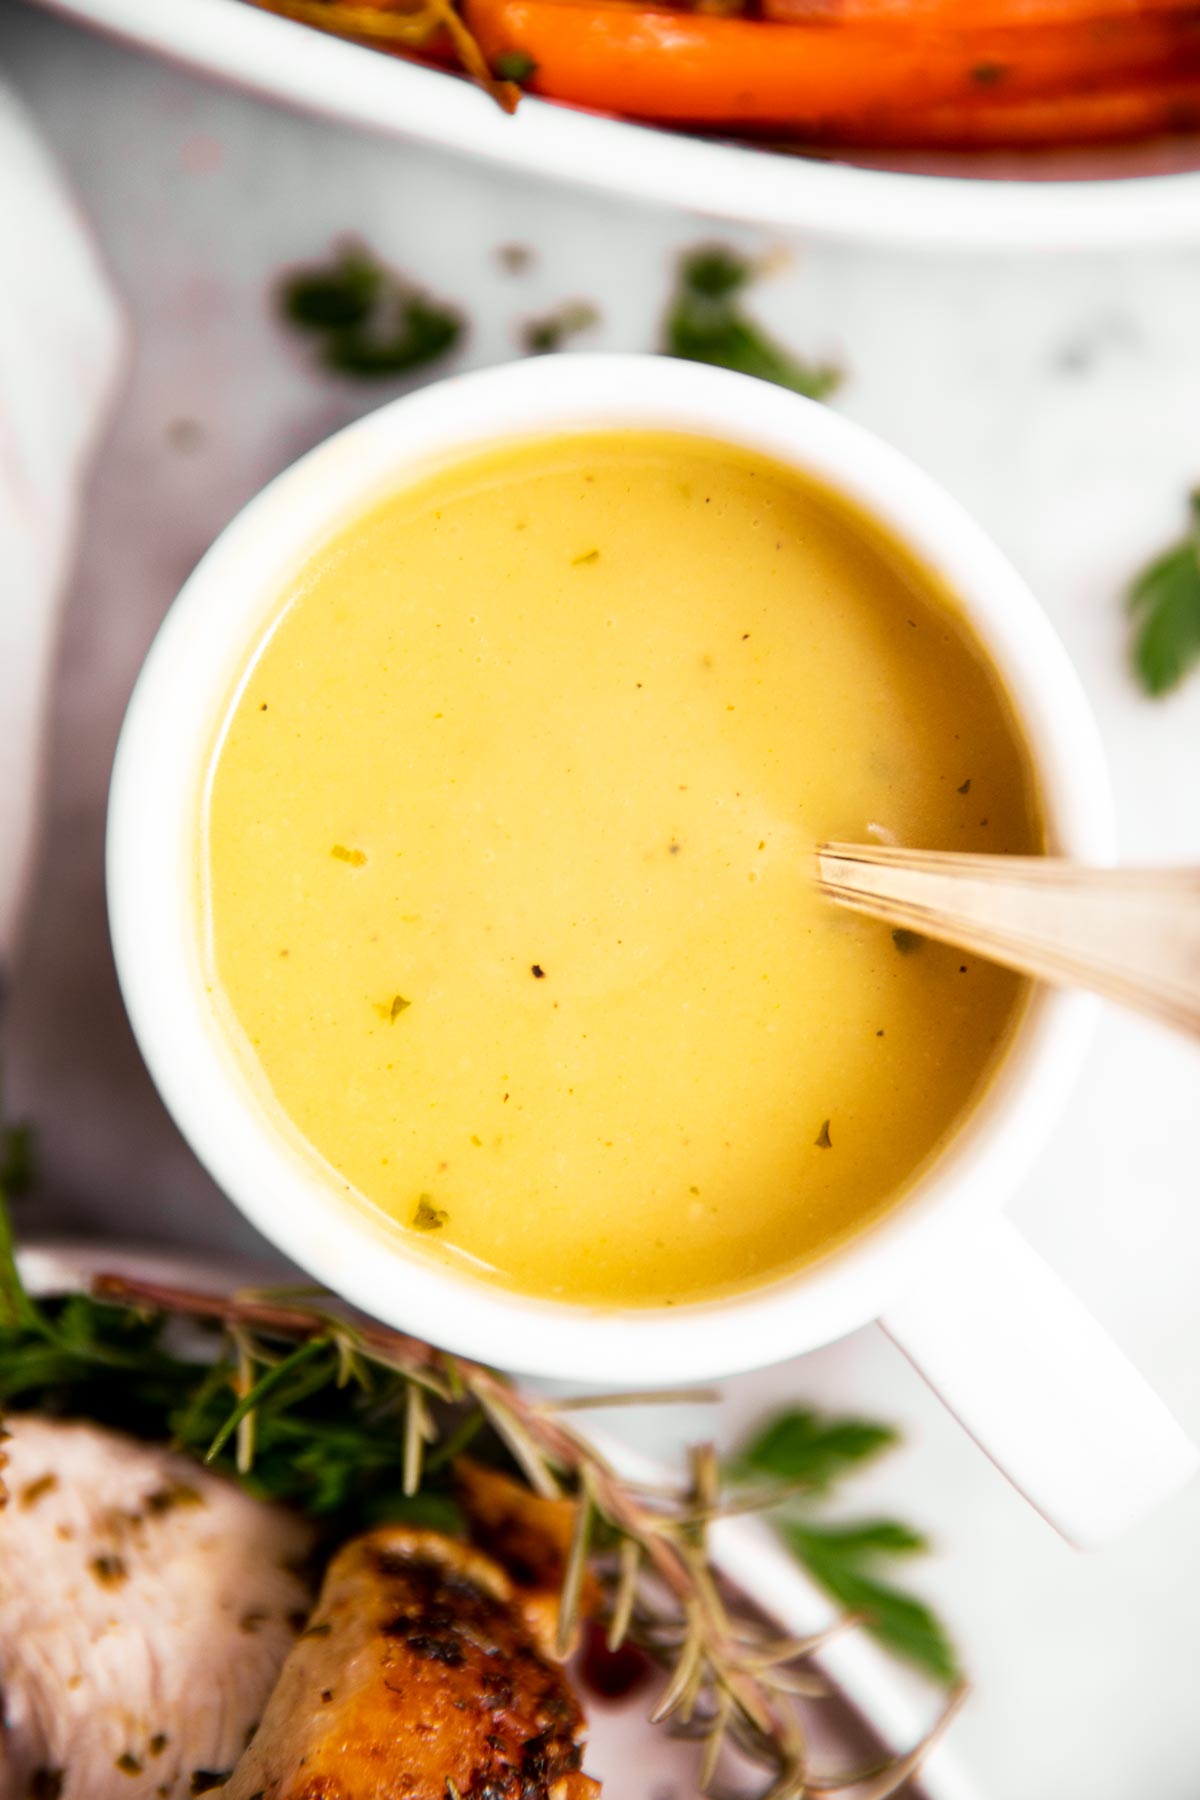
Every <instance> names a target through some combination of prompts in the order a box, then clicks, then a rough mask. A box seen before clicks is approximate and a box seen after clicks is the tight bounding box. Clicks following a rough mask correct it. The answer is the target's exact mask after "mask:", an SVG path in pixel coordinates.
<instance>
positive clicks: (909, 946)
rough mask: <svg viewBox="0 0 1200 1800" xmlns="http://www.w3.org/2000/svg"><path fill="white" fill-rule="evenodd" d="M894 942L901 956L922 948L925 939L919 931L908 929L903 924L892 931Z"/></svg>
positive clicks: (909, 954)
mask: <svg viewBox="0 0 1200 1800" xmlns="http://www.w3.org/2000/svg"><path fill="white" fill-rule="evenodd" d="M892 942H893V944H895V946H896V948H897V950H898V951H899V952H900V954H901V956H911V955H912V953H913V951H914V950H919V949H920V948H921V945H922V944H923V943H924V942H925V939H924V938H923V937H922V936H921V934H920V932H919V931H908V930H907V929H906V928H905V927H904V926H903V925H900V926H897V928H896V930H895V931H893V933H892Z"/></svg>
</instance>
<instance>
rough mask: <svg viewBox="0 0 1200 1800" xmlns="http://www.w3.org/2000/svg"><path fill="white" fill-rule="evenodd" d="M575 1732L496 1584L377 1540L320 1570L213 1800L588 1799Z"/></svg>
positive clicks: (590, 1789) (434, 1554) (433, 1537)
mask: <svg viewBox="0 0 1200 1800" xmlns="http://www.w3.org/2000/svg"><path fill="white" fill-rule="evenodd" d="M583 1729H584V1720H583V1714H582V1711H581V1709H580V1707H579V1703H578V1701H577V1700H576V1699H575V1696H574V1694H573V1693H572V1692H571V1689H570V1687H569V1686H568V1684H567V1681H566V1678H565V1677H564V1675H563V1672H562V1670H561V1669H560V1668H559V1667H558V1666H557V1665H556V1664H555V1663H554V1662H553V1661H552V1660H551V1658H550V1656H549V1654H548V1651H547V1647H546V1646H545V1645H544V1644H542V1643H539V1641H538V1639H537V1637H536V1636H535V1634H534V1631H533V1630H532V1629H531V1627H530V1625H529V1623H528V1622H527V1621H526V1619H525V1617H524V1616H523V1614H522V1612H521V1610H520V1607H519V1605H518V1604H516V1603H515V1596H514V1593H513V1588H512V1585H511V1583H510V1581H509V1579H508V1577H507V1576H506V1575H505V1574H504V1572H503V1571H502V1570H501V1569H500V1568H499V1567H498V1566H497V1565H496V1564H495V1563H494V1562H492V1561H491V1559H490V1558H488V1557H486V1556H484V1555H482V1554H481V1553H480V1552H479V1551H476V1550H472V1549H470V1548H468V1547H467V1546H465V1545H463V1544H460V1543H457V1542H455V1541H454V1540H452V1539H450V1538H445V1537H442V1536H441V1535H440V1534H438V1533H436V1532H431V1531H416V1530H411V1529H407V1528H401V1527H386V1528H383V1529H381V1530H378V1531H374V1532H371V1533H369V1534H368V1535H367V1536H365V1537H361V1538H357V1539H355V1540H354V1542H352V1543H350V1544H348V1545H347V1546H346V1547H345V1548H344V1549H343V1550H341V1551H340V1552H339V1554H338V1555H337V1556H336V1557H335V1558H334V1560H333V1562H332V1563H331V1565H330V1567H329V1571H328V1574H327V1575H326V1578H325V1584H324V1587H323V1588H322V1590H321V1595H320V1599H319V1600H318V1602H317V1606H316V1610H315V1611H314V1613H313V1615H312V1619H311V1621H310V1623H309V1626H308V1628H307V1630H306V1631H305V1632H304V1633H303V1635H302V1636H301V1638H300V1640H299V1642H298V1643H297V1644H296V1645H295V1646H294V1648H293V1649H292V1651H291V1653H290V1654H289V1656H288V1659H287V1661H286V1663H285V1664H284V1667H283V1672H282V1674H281V1675H280V1678H279V1683H278V1686H277V1687H276V1689H275V1692H274V1694H273V1695H272V1697H271V1700H270V1701H269V1703H268V1705H267V1708H266V1712H265V1713H264V1715H263V1720H262V1724H261V1726H260V1727H259V1730H258V1732H257V1734H256V1736H255V1738H254V1740H253V1742H252V1743H251V1745H250V1747H249V1749H248V1750H247V1751H246V1753H245V1755H244V1756H243V1757H242V1759H241V1761H240V1762H239V1764H238V1766H237V1768H236V1769H235V1771H234V1773H233V1775H232V1777H231V1778H230V1780H229V1782H228V1783H227V1784H226V1785H225V1787H224V1788H222V1789H221V1793H222V1796H223V1800H455V1796H459V1797H460V1800H593V1796H595V1795H596V1794H598V1792H599V1789H598V1785H597V1783H595V1782H594V1781H592V1780H590V1779H589V1778H588V1777H587V1776H586V1775H583V1774H582V1773H581V1772H580V1762H581V1759H582V1748H583V1746H582V1740H583Z"/></svg>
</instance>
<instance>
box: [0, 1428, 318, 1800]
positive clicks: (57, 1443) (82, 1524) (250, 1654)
mask: <svg viewBox="0 0 1200 1800" xmlns="http://www.w3.org/2000/svg"><path fill="white" fill-rule="evenodd" d="M9 1431H10V1433H11V1436H10V1438H9V1441H8V1442H7V1444H5V1445H4V1446H3V1448H4V1451H5V1453H6V1466H5V1467H4V1469H3V1476H4V1485H5V1487H6V1489H7V1494H8V1500H7V1504H6V1505H5V1506H4V1508H3V1510H2V1511H0V1697H2V1702H3V1727H2V1729H0V1800H187V1797H190V1796H192V1795H195V1794H199V1793H203V1792H204V1791H205V1790H206V1789H208V1788H213V1787H218V1786H219V1785H220V1784H221V1782H222V1781H223V1780H224V1778H225V1777H226V1775H227V1774H228V1773H229V1771H230V1770H231V1769H232V1768H233V1766H234V1765H235V1763H236V1762H237V1760H238V1758H239V1756H240V1755H241V1753H242V1751H243V1749H244V1748H245V1745H246V1742H247V1739H248V1737H249V1735H250V1733H251V1732H252V1731H253V1729H254V1727H255V1725H256V1724H257V1723H258V1720H259V1718H260V1716H261V1714H262V1711H263V1708H264V1706H265V1704H266V1702H267V1698H268V1696H269V1695H270V1693H271V1690H272V1688H273V1687H274V1685H275V1681H276V1677H277V1676H278V1674H279V1670H280V1667H281V1665H282V1663H283V1661H284V1658H285V1656H286V1655H287V1652H288V1649H289V1648H290V1646H291V1644H292V1643H293V1641H294V1639H295V1637H296V1633H297V1631H298V1630H299V1629H300V1628H302V1626H303V1624H304V1618H305V1615H306V1613H307V1610H308V1606H309V1603H310V1598H311V1594H310V1590H309V1588H308V1586H307V1582H306V1580H305V1577H304V1575H303V1573H302V1572H301V1570H302V1566H303V1563H304V1560H305V1558H306V1557H307V1555H308V1553H309V1551H310V1549H311V1546H312V1534H311V1533H310V1531H309V1529H308V1527H307V1526H306V1525H304V1524H303V1523H302V1522H301V1521H299V1520H298V1519H296V1518H294V1517H293V1516H292V1515H291V1514H289V1513H287V1512H284V1511H283V1510H281V1509H279V1508H276V1507H273V1506H269V1505H267V1504H265V1503H263V1502H262V1501H258V1500H255V1499H252V1498H251V1497H250V1496H249V1495H247V1494H245V1493H243V1492H242V1491H241V1489H240V1488H238V1487H236V1486H235V1485H234V1484H233V1483H232V1482H229V1481H226V1480H225V1479H223V1478H222V1477H219V1476H216V1475H212V1474H209V1473H208V1472H207V1471H206V1470H204V1469H202V1468H200V1467H199V1466H198V1465H197V1464H196V1463H194V1462H192V1461H191V1460H190V1459H188V1458H186V1457H183V1456H178V1455H175V1454H173V1453H172V1452H171V1451H169V1450H165V1449H161V1448H158V1447H157V1446H153V1445H146V1444H141V1443H138V1442H136V1441H135V1440H133V1439H132V1438H125V1437H122V1436H120V1435H118V1434H117V1433H115V1432H110V1431H106V1430H102V1429H100V1428H99V1427H97V1426H92V1425H83V1424H62V1423H59V1422H57V1421H55V1420H49V1419H41V1418H35V1417H16V1418H13V1419H10V1420H9Z"/></svg>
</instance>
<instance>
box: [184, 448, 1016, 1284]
mask: <svg viewBox="0 0 1200 1800" xmlns="http://www.w3.org/2000/svg"><path fill="white" fill-rule="evenodd" d="M871 837H881V838H884V839H886V840H890V839H893V838H894V839H895V840H897V841H899V842H902V843H908V844H917V845H924V846H930V847H942V848H949V849H961V850H990V851H1030V850H1036V849H1038V848H1040V846H1041V827H1040V824H1039V817H1038V808H1037V800H1036V795H1035V792H1034V786H1033V781H1032V777H1031V773H1030V769H1029V766H1028V762H1027V759H1026V755H1025V752H1024V749H1023V746H1022V744H1021V741H1020V738H1019V736H1018V734H1017V731H1016V728H1015V725H1014V721H1013V717H1012V714H1011V712H1010V709H1009V707H1008V704H1007V702H1006V700H1005V697H1004V695H1003V693H1002V691H1001V689H1000V687H999V685H998V682H997V679H996V677H995V675H994V674H993V672H992V671H991V670H990V668H989V666H988V664H987V662H986V661H985V659H984V657H983V655H982V654H981V652H980V649H979V647H978V646H977V645H976V644H975V642H974V641H973V640H972V638H971V636H970V635H969V633H968V631H967V630H966V628H965V626H964V624H963V623H962V621H961V620H960V618H959V617H958V616H957V614H956V612H955V609H954V605H953V601H952V600H951V599H950V598H949V597H947V596H946V595H944V594H942V593H941V592H940V591H939V589H938V587H937V583H936V581H935V580H934V579H933V578H932V577H931V576H930V575H928V574H927V573H923V572H922V571H920V570H919V569H917V568H915V567H914V566H913V565H912V564H911V563H910V562H909V561H908V560H907V559H906V557H905V555H904V554H903V553H902V552H901V551H900V550H899V549H898V548H897V546H896V545H894V544H893V543H891V542H889V541H888V540H887V539H885V538H884V537H883V536H882V535H881V534H880V533H879V532H878V531H877V530H876V529H874V528H873V527H872V526H870V525H869V524H868V522H867V521H865V520H864V519H863V518H861V517H859V516H857V515H856V514H854V513H853V512H851V511H850V510H849V509H847V508H846V507H845V505H844V504H842V503H840V502H838V501H837V500H835V499H834V498H832V497H830V496H829V495H827V494H825V493H823V492H821V491H819V490H817V489H816V488H814V487H811V486H808V485H806V484H804V483H802V482H801V481H800V480H798V479H797V478H796V477H794V476H793V475H791V474H789V473H787V472H785V471H784V470H782V469H779V468H776V467H775V466H773V465H772V464H770V463H768V462H765V461H763V460H760V459H758V458H756V457H754V456H751V455H748V454H742V453H739V452H736V451H731V450H729V449H728V448H725V447H723V446H719V445H716V444H712V443H709V442H707V441H705V440H702V439H693V438H684V437H675V436H670V435H665V434H657V433H626V434H621V435H617V434H611V435H588V436H571V437H556V438H544V439H537V440H532V441H528V440H527V441H522V442H519V443H515V444H508V445H505V446H503V447H500V448H496V449H493V450H491V451H489V452H488V453H486V454H482V455H477V456H475V457H474V458H472V459H471V460H466V461H461V462H457V463H455V464H453V465H452V466H447V467H444V468H442V469H441V470H440V471H438V472H436V473H433V474H431V475H428V476H427V477H426V478H425V479H423V480H422V481H420V482H418V483H416V484H414V485H411V486H408V487H405V488H403V489H402V490H401V491H400V492H397V493H395V494H394V495H393V496H392V497H391V498H389V499H387V500H386V501H385V502H384V503H383V504H381V505H379V506H377V507H376V508H375V509H374V510H373V511H372V512H370V513H368V514H367V515H366V516H365V517H362V518H357V519H355V520H353V522H352V523H350V524H348V525H347V527H346V528H345V529H344V530H343V531H341V532H340V533H339V534H338V535H337V536H336V537H335V538H334V539H333V540H332V541H331V542H330V543H329V545H328V546H327V547H326V548H325V550H324V551H323V552H322V553H321V554H320V555H319V556H317V557H316V558H315V559H314V560H313V562H312V563H311V564H310V565H309V566H308V567H306V568H305V569H303V570H302V571H301V572H300V573H299V574H298V575H297V577H296V579H295V581H294V582H293V583H292V585H291V587H290V589H289V591H288V592H286V593H284V594H281V595H280V600H279V613H278V617H277V618H276V619H275V620H274V621H273V623H272V626H271V629H270V631H269V633H267V634H266V635H264V638H263V641H262V642H261V643H260V644H259V645H258V646H257V647H256V649H255V651H254V653H253V659H252V661H251V662H250V665H249V668H248V670H247V672H246V674H245V677H244V680H243V681H242V683H241V685H240V687H239V690H238V693H237V695H236V697H235V698H234V700H233V701H232V702H231V706H230V710H229V714H228V717H227V719H226V721H225V723H224V726H223V729H222V732H221V735H220V741H219V744H218V746H217V748H216V750H215V753H214V759H213V766H212V770H211V777H210V782H209V785H208V789H207V793H206V799H205V818H204V829H203V840H204V854H203V872H202V889H203V905H204V911H205V930H206V941H207V944H208V954H209V958H210V962H211V981H212V985H213V989H214V997H215V1003H216V1004H217V1005H218V1006H219V1007H220V1008H221V1010H222V1012H223V1014H224V1016H225V1017H226V1019H227V1020H231V1021H232V1022H234V1024H235V1029H238V1030H240V1034H242V1036H243V1038H244V1047H245V1048H246V1049H247V1050H248V1052H249V1053H250V1055H251V1056H252V1057H253V1058H254V1059H255V1060H256V1062H257V1065H258V1069H259V1070H260V1071H261V1077H262V1080H263V1082H264V1083H265V1087H266V1088H267V1089H269V1090H270V1093H271V1094H273V1096H274V1100H275V1101H276V1102H277V1103H278V1107H279V1108H281V1109H282V1112H283V1113H284V1114H285V1115H286V1116H287V1118H288V1119H290V1121H291V1122H292V1124H293V1125H294V1127H295V1128H296V1130H297V1131H298V1132H299V1134H300V1135H301V1137H302V1138H303V1139H304V1140H307V1144H308V1145H309V1146H311V1148H312V1150H313V1151H314V1152H315V1153H316V1154H317V1156H318V1157H319V1158H320V1159H322V1160H323V1162H324V1164H325V1165H326V1166H327V1168H328V1170H329V1171H331V1172H332V1173H333V1174H334V1175H335V1176H336V1179H337V1180H338V1181H339V1182H341V1183H343V1184H345V1185H346V1186H347V1187H348V1188H349V1189H351V1190H353V1191H355V1192H356V1193H357V1194H358V1195H359V1196H361V1197H364V1198H365V1199H366V1200H368V1201H369V1202H371V1203H373V1204H374V1205H375V1206H376V1207H379V1208H382V1209H383V1210H384V1211H385V1212H386V1213H387V1214H389V1215H390V1216H391V1217H392V1218H393V1219H394V1220H395V1221H396V1223H397V1226H398V1227H399V1228H401V1229H403V1230H405V1231H407V1232H410V1233H412V1234H413V1236H414V1239H415V1240H419V1241H420V1242H421V1243H422V1244H423V1245H425V1246H427V1247H428V1249H429V1251H430V1253H431V1254H433V1255H437V1256H445V1257H450V1258H452V1259H455V1260H458V1261H460V1262H462V1263H465V1264H466V1265H467V1266H470V1267H474V1268H477V1269H478V1270H480V1271H485V1272H487V1273H488V1274H489V1275H490V1276H491V1277H493V1278H494V1279H496V1280H498V1281H501V1282H503V1283H506V1284H511V1285H512V1286H515V1287H517V1288H519V1289H522V1290H525V1291H528V1292H530V1293H536V1294H541V1295H552V1296H557V1297H560V1298H563V1299H567V1300H573V1301H583V1302H601V1303H625V1304H634V1305H642V1304H657V1303H667V1302H678V1301H682V1300H685V1299H695V1298H700V1297H702V1296H709V1295H715V1294H719V1293H722V1292H726V1291H729V1290H732V1289H737V1288H739V1287H744V1286H749V1285H752V1284H755V1283H759V1282H762V1281H765V1280H767V1279H769V1278H771V1277H774V1276H778V1275H779V1274H781V1273H783V1272H784V1271H786V1270H788V1269H791V1268H794V1267H795V1266H796V1265H798V1264H802V1263H804V1262H806V1261H809V1260H811V1259H813V1258H815V1257H817V1256H819V1255H820V1254H821V1253H823V1252H825V1251H828V1250H829V1249H830V1248H831V1247H832V1246H834V1245H836V1244H837V1243H838V1242H839V1241H840V1240H843V1239H845V1238H846V1237H847V1235H848V1234H851V1233H853V1232H855V1231H858V1230H860V1229H861V1228H862V1227H863V1226H864V1225H865V1224H866V1223H868V1222H869V1221H870V1220H871V1219H873V1218H875V1217H877V1216H878V1215H879V1214H880V1213H881V1212H882V1211H884V1210H885V1209H886V1208H887V1207H889V1206H891V1205H892V1204H894V1203H895V1201H896V1200H897V1198H898V1196H900V1195H902V1194H903V1192H904V1190H905V1188H906V1187H907V1186H908V1185H909V1184H910V1183H911V1182H912V1180H913V1178H914V1177H915V1176H916V1175H917V1173H918V1172H919V1171H920V1170H922V1168H923V1167H924V1166H925V1165H926V1164H927V1163H928V1162H929V1160H930V1158H931V1157H933V1156H934V1155H936V1153H937V1152H938V1150H939V1148H940V1147H941V1146H942V1145H943V1144H944V1143H945V1141H946V1139H947V1137H948V1135H949V1134H951V1133H952V1132H953V1130H954V1128H955V1125H956V1124H957V1122H958V1121H959V1120H960V1118H961V1117H962V1115H963V1113H964V1110H965V1109H967V1108H969V1107H970V1105H971V1104H972V1102H973V1100H974V1099H975V1098H976V1097H977V1096H978V1094H979V1093H980V1091H981V1089H982V1087H983V1086H984V1084H985V1083H986V1081H987V1079H988V1077H989V1075H990V1074H991V1072H992V1071H993V1069H994V1068H995V1065H996V1062H997V1058H998V1055H999V1054H1000V1052H1001V1050H1002V1048H1003V1045H1004V1043H1005V1039H1006V1037H1007V1035H1008V1033H1009V1032H1010V1030H1011V1028H1012V1025H1013V1022H1014V1018H1015V1016H1016V1015H1017V1013H1018V1011H1019V1008H1020V1005H1021V1002H1022V997H1023V991H1024V990H1023V986H1022V984H1021V983H1020V982H1019V981H1018V980H1017V979H1016V978H1015V977H1014V976H1012V975H1009V974H1006V973H1004V972H1003V971H1001V970H999V969H997V968H994V967H992V966H990V965H989V964H987V963H986V962H982V961H980V960H978V959H977V958H976V957H974V956H966V955H963V954H962V953H961V952H959V951H957V950H953V949H948V948H943V947H941V946H938V945H936V944H933V943H930V942H922V941H920V940H915V939H913V938H911V937H909V936H906V935H904V934H901V935H899V936H897V935H895V934H893V932H892V930H891V929H890V928H889V927H887V926H886V925H881V924H876V923H874V922H872V921H869V920H865V919H861V918H856V917H854V916H852V915H850V914H847V913H842V912H840V911H838V910H836V909H835V908H833V907H832V906H831V905H829V904H827V903H825V902H823V901H822V900H821V899H820V898H819V897H818V896H817V894H816V893H815V891H814V888H813V846H814V844H815V843H817V842H818V841H820V840H822V839H825V838H835V839H850V840H855V839H870V838H871Z"/></svg>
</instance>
